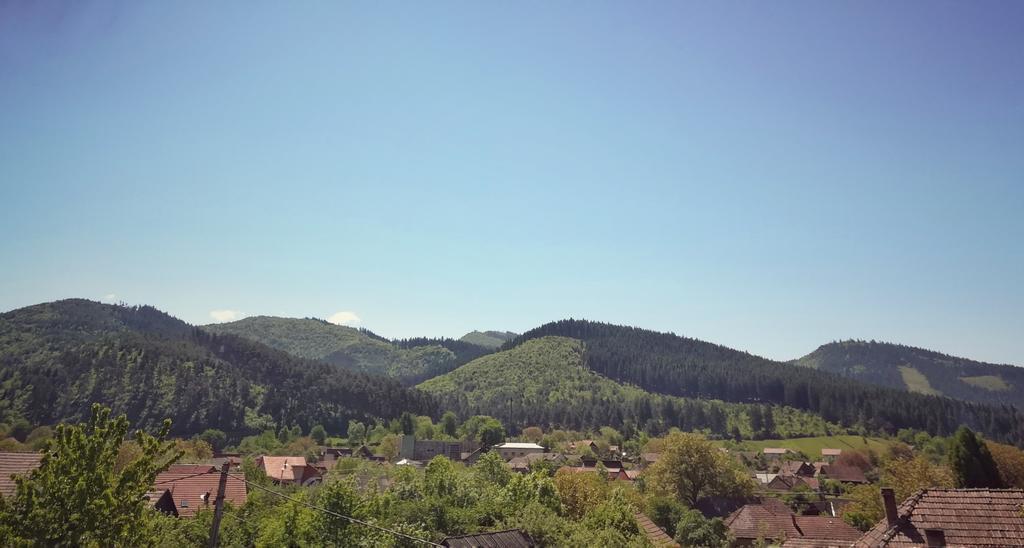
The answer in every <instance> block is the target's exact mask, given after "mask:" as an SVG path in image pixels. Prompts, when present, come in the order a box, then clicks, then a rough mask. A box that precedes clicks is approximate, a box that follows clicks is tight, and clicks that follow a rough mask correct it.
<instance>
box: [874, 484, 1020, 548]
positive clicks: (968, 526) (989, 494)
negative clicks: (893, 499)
mask: <svg viewBox="0 0 1024 548" xmlns="http://www.w3.org/2000/svg"><path fill="white" fill-rule="evenodd" d="M1022 508H1024V490H1022V489H927V490H925V491H920V492H918V493H917V494H915V495H914V496H912V497H910V498H908V499H907V500H905V501H904V502H903V504H901V505H900V507H899V509H898V511H897V515H898V516H899V519H897V521H896V524H895V525H894V526H892V527H890V526H889V524H888V523H887V522H886V520H884V519H883V520H882V521H881V522H879V523H878V524H877V525H875V527H874V528H872V529H871V530H870V531H868V532H867V533H865V534H864V536H863V537H861V539H860V540H859V541H857V544H856V546H870V547H875V546H925V545H926V538H925V531H926V530H928V529H934V530H939V531H942V533H943V534H944V535H945V542H946V545H947V546H1024V515H1021V512H1022Z"/></svg>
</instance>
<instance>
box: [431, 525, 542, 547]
mask: <svg viewBox="0 0 1024 548" xmlns="http://www.w3.org/2000/svg"><path fill="white" fill-rule="evenodd" d="M441 546H448V547H450V548H533V547H534V546H536V544H535V543H534V542H533V539H531V538H530V535H527V534H526V533H524V532H523V531H521V530H519V529H509V530H507V531H495V532H493V533H477V534H474V535H459V536H457V537H448V538H446V539H444V540H442V541H441Z"/></svg>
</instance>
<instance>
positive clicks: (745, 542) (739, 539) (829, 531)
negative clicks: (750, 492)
mask: <svg viewBox="0 0 1024 548" xmlns="http://www.w3.org/2000/svg"><path fill="white" fill-rule="evenodd" d="M725 525H726V527H728V528H729V533H730V536H731V537H732V538H733V539H734V541H733V545H734V546H755V545H758V544H759V543H763V542H765V541H768V542H769V543H774V544H778V545H781V546H783V547H794V548H795V547H799V548H833V547H836V548H838V547H847V546H850V545H851V544H852V543H853V542H855V541H856V540H857V539H858V538H860V536H861V533H860V531H858V530H857V529H855V528H853V527H851V526H850V525H848V524H846V522H844V521H843V520H842V519H840V518H836V517H831V516H800V515H796V514H794V513H793V512H792V510H790V509H789V507H788V506H786V505H785V504H783V503H782V502H781V501H777V500H772V499H766V500H765V501H764V502H762V503H761V504H747V505H744V506H743V507H742V508H740V509H739V510H736V511H735V512H733V513H732V514H730V515H729V517H727V518H725Z"/></svg>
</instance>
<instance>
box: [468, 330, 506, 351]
mask: <svg viewBox="0 0 1024 548" xmlns="http://www.w3.org/2000/svg"><path fill="white" fill-rule="evenodd" d="M518 336H519V335H518V334H516V333H513V332H511V331H471V332H469V333H466V334H465V335H463V336H462V337H461V338H460V339H459V340H460V341H465V342H468V343H470V344H475V345H477V346H482V347H484V348H491V349H495V348H498V347H499V346H501V345H503V344H505V343H506V342H508V341H510V340H512V339H514V338H516V337H518Z"/></svg>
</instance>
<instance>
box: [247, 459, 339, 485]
mask: <svg viewBox="0 0 1024 548" xmlns="http://www.w3.org/2000/svg"><path fill="white" fill-rule="evenodd" d="M256 466H259V467H261V468H263V473H264V474H266V475H267V477H268V478H270V480H271V481H273V482H274V483H281V484H289V483H290V484H297V485H313V484H315V483H319V482H320V481H322V479H323V477H322V475H321V472H320V470H318V469H317V468H316V467H315V466H311V465H309V464H308V463H306V457H289V456H273V455H263V456H261V457H259V458H258V459H256Z"/></svg>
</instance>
